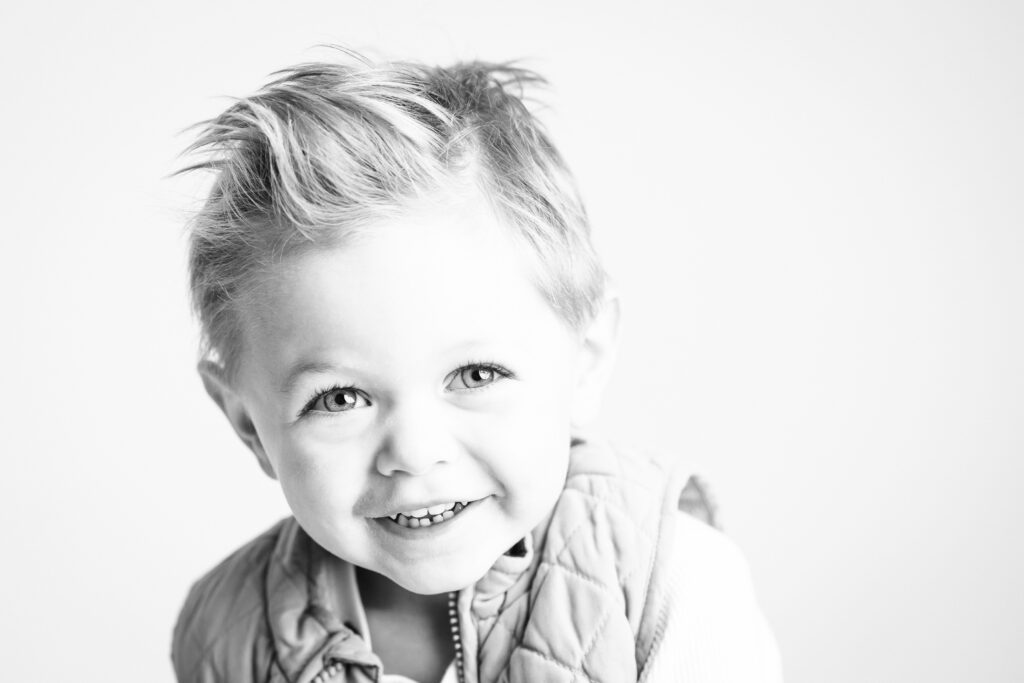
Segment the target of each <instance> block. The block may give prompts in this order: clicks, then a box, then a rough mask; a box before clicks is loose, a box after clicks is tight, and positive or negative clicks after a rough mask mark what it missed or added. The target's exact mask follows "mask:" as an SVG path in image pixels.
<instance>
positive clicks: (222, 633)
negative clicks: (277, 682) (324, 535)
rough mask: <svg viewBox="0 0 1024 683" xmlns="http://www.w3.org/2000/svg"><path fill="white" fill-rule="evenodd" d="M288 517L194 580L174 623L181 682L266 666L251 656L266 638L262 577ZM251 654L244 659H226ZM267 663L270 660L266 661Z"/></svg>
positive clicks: (174, 651)
mask: <svg viewBox="0 0 1024 683" xmlns="http://www.w3.org/2000/svg"><path fill="white" fill-rule="evenodd" d="M293 523H294V521H293V520H292V519H291V518H286V519H283V520H281V521H279V522H278V523H276V524H274V525H273V526H272V527H270V528H269V529H267V530H266V531H264V532H263V533H261V534H260V535H259V536H257V537H255V538H253V539H252V540H250V541H249V542H248V543H246V544H245V545H243V546H241V547H240V548H238V549H237V550H235V551H234V552H232V553H231V554H230V555H228V556H227V557H226V558H225V559H224V560H222V561H221V562H220V563H219V564H217V566H215V567H213V568H212V569H211V570H209V571H208V572H207V573H206V574H204V575H203V576H202V577H201V578H200V579H199V580H198V581H196V582H195V583H194V584H193V585H192V588H191V590H190V591H189V594H188V597H187V598H186V599H185V603H184V605H183V606H182V608H181V612H180V614H179V616H178V622H177V624H176V625H175V627H174V637H173V643H172V649H171V659H172V661H173V663H174V670H175V673H176V674H177V677H178V680H180V681H206V680H219V679H218V678H217V672H220V671H225V670H233V671H234V672H235V676H236V678H232V680H245V679H244V678H241V677H237V676H238V675H239V673H240V671H245V670H253V669H263V671H262V674H259V673H258V672H257V671H253V680H263V678H262V677H261V678H256V676H257V675H262V676H263V677H265V675H266V669H265V668H264V667H263V666H262V665H261V664H260V663H259V662H256V661H253V659H252V653H253V652H254V648H253V647H252V645H254V644H255V643H256V642H257V641H260V640H265V639H268V637H269V636H268V634H267V632H266V626H265V624H266V620H265V614H264V613H265V605H266V603H265V592H266V587H265V585H264V579H265V577H266V569H267V566H268V564H269V563H270V561H271V558H272V556H273V555H274V551H275V548H276V547H277V545H278V542H279V538H280V537H281V534H282V531H283V530H284V529H285V528H286V527H287V525H289V524H293ZM243 653H248V654H249V656H248V657H247V658H246V660H245V661H226V659H225V660H224V661H222V659H224V658H225V657H232V656H233V657H239V656H240V655H242V654H243ZM267 664H269V662H268V663H267Z"/></svg>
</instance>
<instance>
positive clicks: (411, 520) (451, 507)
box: [388, 501, 473, 529]
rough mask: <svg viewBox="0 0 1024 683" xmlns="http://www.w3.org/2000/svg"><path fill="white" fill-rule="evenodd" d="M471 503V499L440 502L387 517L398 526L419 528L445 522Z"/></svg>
mask: <svg viewBox="0 0 1024 683" xmlns="http://www.w3.org/2000/svg"><path fill="white" fill-rule="evenodd" d="M472 503H473V501H467V502H454V503H442V504H440V505H434V506H432V507H429V508H420V509H419V510H411V511H409V512H398V513H395V514H393V515H388V519H390V520H391V521H392V522H394V523H395V524H397V525H398V526H404V527H405V528H407V529H421V528H423V527H428V526H436V525H438V524H442V523H444V522H447V521H448V520H449V519H451V518H452V517H454V516H455V515H457V514H459V513H460V512H462V511H463V510H465V509H466V508H467V507H469V506H470V505H471V504H472Z"/></svg>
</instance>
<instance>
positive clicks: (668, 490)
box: [637, 476, 679, 679]
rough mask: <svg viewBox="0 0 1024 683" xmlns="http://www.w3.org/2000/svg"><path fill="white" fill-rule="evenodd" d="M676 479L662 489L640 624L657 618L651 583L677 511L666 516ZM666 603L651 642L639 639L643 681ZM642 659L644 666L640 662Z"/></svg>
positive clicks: (662, 619) (654, 650)
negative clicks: (668, 522)
mask: <svg viewBox="0 0 1024 683" xmlns="http://www.w3.org/2000/svg"><path fill="white" fill-rule="evenodd" d="M674 479H675V478H674V477H671V476H670V477H669V481H668V482H667V483H666V485H665V486H664V488H663V489H662V494H661V505H660V506H659V510H660V512H661V514H660V515H658V533H657V535H656V536H655V539H654V541H655V542H654V546H653V548H654V550H653V552H652V553H651V555H650V567H649V569H648V572H647V580H646V582H645V583H644V586H643V595H644V607H643V610H641V613H640V622H639V623H640V624H644V623H650V622H649V621H646V620H647V619H649V618H651V617H652V616H655V615H652V614H651V613H650V612H651V610H652V609H654V607H653V606H652V604H651V601H652V600H653V598H654V596H653V595H651V583H652V581H653V580H654V571H655V569H657V567H658V560H659V559H660V558H661V556H662V554H663V550H664V549H663V547H662V545H663V544H662V543H660V541H661V540H662V539H663V537H664V534H665V525H666V519H667V518H668V515H669V514H674V513H675V510H670V511H669V512H668V514H666V510H665V506H666V499H667V498H668V497H669V496H671V495H673V494H672V491H674V490H676V489H677V488H678V487H676V486H675V481H674ZM678 495H679V493H678V491H676V493H675V496H676V497H677V498H678ZM664 602H665V601H662V603H663V604H662V605H661V606H660V609H659V610H658V613H657V615H656V621H655V622H654V624H655V626H654V632H653V634H652V637H651V640H650V642H649V643H646V644H644V643H642V641H641V640H640V639H639V638H638V639H637V654H638V655H641V657H638V667H637V668H638V671H637V673H638V674H639V675H640V678H641V679H643V678H646V672H647V663H648V662H649V661H650V660H651V657H652V656H653V654H654V653H655V652H656V651H657V647H658V646H660V644H661V633H662V632H663V629H664V621H665V614H666V612H667V609H668V607H667V606H666V605H665V604H664ZM637 635H638V636H640V635H641V634H640V633H639V632H638V633H637ZM644 645H645V650H646V651H645V652H641V651H639V648H640V647H641V646H644ZM641 659H642V664H641V662H640V660H641Z"/></svg>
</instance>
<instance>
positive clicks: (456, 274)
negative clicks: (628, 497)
mask: <svg viewBox="0 0 1024 683" xmlns="http://www.w3.org/2000/svg"><path fill="white" fill-rule="evenodd" d="M245 314H246V318H247V322H248V323H249V324H250V328H249V329H248V330H247V338H246V339H247V343H248V348H247V350H246V353H245V356H244V358H243V359H242V363H241V369H240V372H239V377H238V381H237V383H236V385H235V389H232V390H229V391H230V393H232V394H233V395H234V396H235V397H236V398H232V399H229V400H228V407H225V411H226V412H228V415H229V417H230V418H231V419H232V422H233V423H234V424H235V426H236V429H238V430H239V432H240V433H241V434H242V435H243V438H244V439H245V440H246V441H248V442H249V445H250V446H251V447H252V448H253V450H254V451H255V452H256V454H257V456H258V457H259V458H260V460H261V463H262V464H263V465H264V468H265V469H267V470H268V472H270V473H272V474H273V476H276V477H277V479H279V480H280V482H281V486H282V488H283V489H284V494H285V497H286V498H287V500H288V503H289V505H290V507H291V509H292V511H293V512H294V514H295V516H296V518H297V519H298V521H299V522H300V523H301V525H302V527H303V528H304V529H305V530H306V531H307V532H308V533H309V534H310V535H311V536H312V537H313V538H314V539H315V540H316V541H317V542H318V543H319V544H320V545H322V546H323V547H325V548H327V549H328V550H330V551H331V552H332V553H334V554H335V555H338V556H339V557H341V558H344V559H346V560H349V561H350V562H352V563H354V564H356V565H358V566H361V567H365V568H367V569H370V570H373V571H376V572H378V573H380V574H383V575H385V576H387V577H389V578H390V579H391V580H393V581H395V582H396V583H398V584H399V585H401V586H403V587H405V588H406V589H408V590H411V591H414V592H418V593H439V592H443V591H449V590H456V589H460V588H463V587H465V586H467V585H469V584H471V583H473V582H474V581H475V580H477V579H478V578H479V577H480V576H482V575H483V574H484V573H485V572H486V571H487V569H488V568H489V567H490V566H491V564H493V562H494V561H495V559H496V558H497V557H498V556H500V555H501V554H502V553H504V552H505V551H507V550H508V549H509V548H510V547H512V546H513V545H515V543H516V542H517V541H519V539H521V538H523V537H524V536H525V535H526V534H528V533H529V532H530V531H531V529H533V528H534V527H535V526H536V525H537V524H538V522H540V521H541V519H542V518H543V517H544V516H545V515H546V514H547V513H548V512H549V511H550V509H551V507H552V506H553V504H554V502H555V500H556V498H557V497H558V495H559V493H560V491H561V488H562V486H563V484H564V480H565V474H566V468H567V464H568V455H569V441H570V423H571V422H572V421H573V417H574V413H573V410H574V405H575V403H576V402H577V401H578V400H580V396H579V394H580V393H581V392H582V390H581V389H580V387H581V386H582V385H583V384H584V382H583V381H582V379H583V375H585V374H587V372H588V369H587V368H588V367H590V365H592V363H591V362H590V361H589V360H588V358H587V355H588V350H587V343H586V342H585V340H583V338H582V337H581V336H580V335H579V334H577V333H575V332H573V331H572V330H570V329H569V328H568V326H567V325H566V324H565V323H564V322H563V321H562V320H561V319H560V318H559V317H557V315H556V314H555V313H554V312H553V310H552V309H551V307H550V306H549V304H548V303H547V302H546V301H545V300H544V298H543V297H542V296H541V294H540V292H539V291H538V290H537V288H536V286H535V285H534V283H533V280H532V278H531V273H530V261H529V259H528V258H527V257H526V256H525V255H524V253H523V250H522V249H521V248H519V247H517V246H516V245H514V243H513V242H512V240H511V238H510V237H509V236H508V234H507V230H506V229H505V228H504V227H503V226H501V225H499V223H498V221H497V219H496V218H495V217H494V216H493V215H492V213H491V212H490V210H489V208H488V207H487V206H486V204H485V203H484V201H483V200H482V199H479V198H475V199H474V200H472V201H466V202H464V203H462V204H460V205H456V206H452V205H446V206H437V207H433V208H430V207H428V208H421V209H418V210H415V211H411V212H409V213H407V214H406V215H405V216H403V217H402V218H399V219H393V220H388V221H385V222H382V223H380V224H378V225H374V226H372V229H371V230H368V231H366V233H365V235H364V236H362V237H360V238H358V239H354V240H352V241H351V243H349V244H347V245H345V246H343V247H340V248H332V249H322V250H314V251H312V252H309V253H305V254H302V255H299V256H295V257H292V258H291V259H289V260H287V261H286V262H285V263H284V264H283V265H282V266H281V267H280V268H279V269H278V270H277V271H276V272H275V273H274V275H273V277H271V278H268V281H267V283H266V285H265V291H264V292H261V297H260V303H259V305H258V306H255V307H252V308H249V309H246V311H245ZM222 405H224V404H223V403H222ZM232 406H233V407H232ZM453 503H462V504H465V503H468V505H467V506H466V507H465V508H460V506H458V505H456V506H454V508H453V509H450V510H449V511H448V512H442V511H439V508H440V506H444V507H445V508H452V507H453V506H452V504H453ZM435 506H436V507H437V508H438V510H435V511H430V512H429V513H428V518H430V519H432V520H433V521H431V522H429V526H427V525H425V524H422V522H413V521H412V519H413V517H417V516H420V517H422V514H423V513H422V508H430V507H435ZM411 512H417V514H416V515H407V514H402V513H411ZM398 514H402V516H401V517H397V518H393V516H394V515H398ZM435 514H436V515H440V517H436V516H434V515H435ZM437 520H440V521H437ZM417 523H418V524H420V526H419V527H416V528H414V527H415V525H416V524H417Z"/></svg>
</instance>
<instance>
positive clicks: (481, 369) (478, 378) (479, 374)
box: [445, 365, 512, 391]
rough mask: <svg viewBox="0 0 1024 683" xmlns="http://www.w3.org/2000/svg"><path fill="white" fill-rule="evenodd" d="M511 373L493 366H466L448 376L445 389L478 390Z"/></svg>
mask: <svg viewBox="0 0 1024 683" xmlns="http://www.w3.org/2000/svg"><path fill="white" fill-rule="evenodd" d="M511 375H512V373H510V372H509V371H508V370H505V369H504V368H500V367H498V366H495V365H467V366H466V367H463V368H459V369H458V370H456V371H455V372H454V373H452V374H451V375H450V376H449V379H448V383H447V384H446V385H445V389H448V390H449V391H458V390H460V389H480V388H482V387H486V386H487V385H488V384H494V383H495V382H497V381H499V380H502V379H505V378H506V377H510V376H511Z"/></svg>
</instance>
